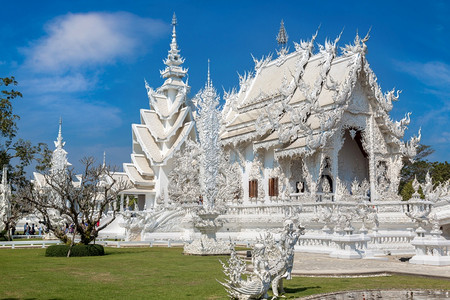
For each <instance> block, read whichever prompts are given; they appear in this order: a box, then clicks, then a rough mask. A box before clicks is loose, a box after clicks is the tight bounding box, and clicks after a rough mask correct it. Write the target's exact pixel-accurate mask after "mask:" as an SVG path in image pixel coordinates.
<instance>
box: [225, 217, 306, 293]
mask: <svg viewBox="0 0 450 300" xmlns="http://www.w3.org/2000/svg"><path fill="white" fill-rule="evenodd" d="M302 234H304V228H303V227H302V226H300V225H299V224H297V223H296V222H294V221H293V220H291V219H288V220H286V221H285V222H284V229H283V232H282V233H281V236H280V241H279V243H278V244H277V243H276V242H275V239H274V237H273V235H272V234H270V233H267V234H266V235H265V236H264V237H261V238H259V239H258V241H257V243H256V244H255V246H254V248H253V253H252V266H253V272H251V273H250V272H246V271H245V268H244V266H245V265H244V263H243V262H242V260H241V259H240V258H239V257H237V255H236V252H235V251H234V249H233V247H232V252H231V257H230V259H229V260H228V266H227V265H225V264H224V263H222V265H223V268H224V273H225V275H227V276H228V278H229V279H226V280H225V283H223V282H221V284H222V285H223V286H224V287H225V289H226V290H227V292H228V295H229V296H230V298H231V299H239V300H241V299H261V298H262V299H267V297H268V295H267V291H268V290H269V288H270V286H272V292H273V297H272V299H276V298H278V297H279V292H280V293H284V290H283V281H282V280H283V278H285V279H287V280H289V279H291V272H292V267H293V264H294V246H295V244H297V242H298V239H299V237H300V235H302ZM243 275H246V279H244V278H243V277H242V276H243Z"/></svg>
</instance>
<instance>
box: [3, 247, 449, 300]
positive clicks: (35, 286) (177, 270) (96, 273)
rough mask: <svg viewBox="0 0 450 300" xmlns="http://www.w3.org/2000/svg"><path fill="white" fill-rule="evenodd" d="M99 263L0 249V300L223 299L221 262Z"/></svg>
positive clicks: (365, 283)
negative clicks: (218, 281)
mask: <svg viewBox="0 0 450 300" xmlns="http://www.w3.org/2000/svg"><path fill="white" fill-rule="evenodd" d="M105 251H106V253H107V255H105V256H102V257H72V258H60V257H45V256H44V253H45V249H14V250H12V249H0V299H177V300H178V299H227V295H226V292H225V290H224V289H223V288H222V286H221V285H220V284H219V283H217V281H216V279H219V280H221V279H223V278H224V275H223V273H222V268H221V265H220V263H219V261H218V259H219V258H221V259H222V260H223V261H224V260H226V259H227V258H226V257H198V256H184V255H182V254H181V252H182V249H181V248H120V249H116V248H105ZM285 287H286V288H285V289H286V292H287V294H286V296H287V298H291V299H292V298H295V297H300V296H306V295H311V294H317V293H327V292H333V291H339V290H350V289H377V288H378V289H390V288H424V289H425V288H430V289H448V288H449V287H450V281H448V280H438V279H428V278H420V277H412V276H391V277H372V278H354V279H353V278H352V279H348V278H342V279H338V278H302V277H295V278H293V279H292V280H291V281H285Z"/></svg>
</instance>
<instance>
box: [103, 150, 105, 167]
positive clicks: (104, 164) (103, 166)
mask: <svg viewBox="0 0 450 300" xmlns="http://www.w3.org/2000/svg"><path fill="white" fill-rule="evenodd" d="M104 167H106V151H103V168H104Z"/></svg>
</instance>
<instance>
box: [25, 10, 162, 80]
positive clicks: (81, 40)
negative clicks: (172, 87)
mask: <svg viewBox="0 0 450 300" xmlns="http://www.w3.org/2000/svg"><path fill="white" fill-rule="evenodd" d="M167 28H168V27H167V26H166V25H164V23H163V22H161V21H158V20H153V19H149V18H141V17H139V16H136V15H133V14H130V13H126V12H117V13H99V12H91V13H82V14H81V13H80V14H72V13H69V14H67V15H64V16H60V17H57V18H55V19H54V20H52V21H51V22H49V23H48V24H47V25H46V27H45V31H46V33H47V34H46V35H45V36H44V37H42V38H41V39H38V40H37V41H34V42H32V43H31V44H30V46H29V47H26V48H23V49H22V52H23V53H24V54H25V56H26V60H25V66H26V67H28V68H30V69H31V70H33V71H35V72H44V73H50V72H57V73H58V72H67V71H72V70H78V69H86V68H92V67H97V66H101V65H105V64H112V63H115V62H116V61H117V60H119V59H123V58H127V57H132V56H133V55H135V54H136V53H137V52H138V51H139V50H140V48H142V47H144V46H147V45H148V43H150V42H151V40H152V38H156V37H158V36H160V35H161V34H162V33H164V32H165V31H166V30H167Z"/></svg>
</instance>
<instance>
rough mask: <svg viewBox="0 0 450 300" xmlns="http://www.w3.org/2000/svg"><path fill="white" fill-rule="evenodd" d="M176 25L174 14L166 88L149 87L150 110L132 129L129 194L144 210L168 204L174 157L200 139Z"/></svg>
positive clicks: (166, 71)
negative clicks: (130, 185) (190, 101)
mask: <svg viewBox="0 0 450 300" xmlns="http://www.w3.org/2000/svg"><path fill="white" fill-rule="evenodd" d="M176 25H177V19H176V16H175V14H174V15H173V19H172V26H173V30H172V42H171V44H170V50H169V53H168V55H167V58H166V59H165V60H164V64H165V65H166V68H165V69H164V70H162V71H160V73H161V76H162V77H163V78H165V81H164V84H163V85H162V86H161V87H159V88H157V89H156V90H153V89H152V88H151V87H150V86H149V85H148V84H147V82H146V83H145V87H146V88H147V93H148V98H149V104H150V109H141V111H140V114H141V124H133V125H132V133H133V153H132V154H131V161H132V162H131V163H126V164H124V165H123V168H124V171H125V172H126V174H127V175H128V178H129V180H130V181H131V182H132V183H133V185H134V188H133V189H132V190H129V191H127V193H128V194H133V195H137V196H138V206H139V209H141V210H142V209H143V208H144V207H148V208H152V207H156V206H158V205H161V204H163V203H167V202H168V200H169V198H168V185H169V180H168V176H169V173H170V171H171V170H172V169H173V155H174V153H175V152H176V151H178V150H179V149H180V148H181V147H182V146H183V145H184V143H185V141H186V139H187V138H188V137H189V138H191V139H195V137H196V134H195V128H194V122H193V119H192V112H191V108H190V106H188V105H187V98H186V95H187V94H188V92H189V90H190V87H189V85H188V84H187V82H184V81H183V78H184V77H185V76H186V74H187V69H184V68H183V67H182V66H181V65H182V64H183V62H184V59H183V58H182V57H181V56H180V54H179V53H180V50H179V49H178V44H177V35H176V31H175V27H176Z"/></svg>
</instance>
